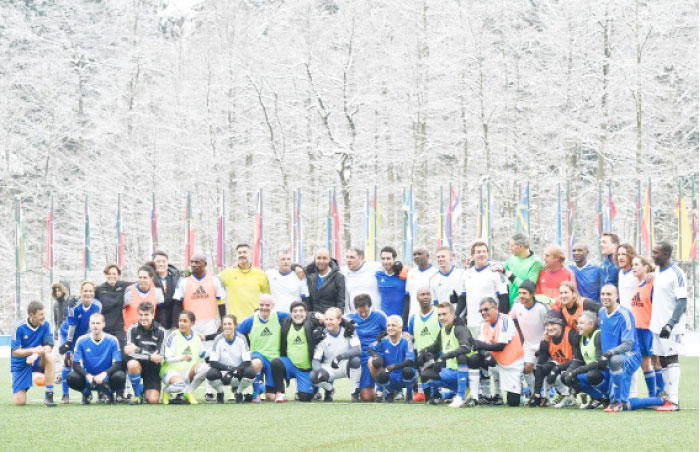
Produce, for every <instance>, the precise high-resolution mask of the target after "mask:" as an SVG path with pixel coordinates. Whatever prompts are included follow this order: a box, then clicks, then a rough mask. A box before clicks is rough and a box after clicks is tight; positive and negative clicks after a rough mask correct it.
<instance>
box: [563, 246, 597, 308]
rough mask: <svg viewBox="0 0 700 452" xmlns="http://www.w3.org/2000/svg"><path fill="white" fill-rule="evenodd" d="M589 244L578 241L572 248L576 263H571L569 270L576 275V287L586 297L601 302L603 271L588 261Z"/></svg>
mask: <svg viewBox="0 0 700 452" xmlns="http://www.w3.org/2000/svg"><path fill="white" fill-rule="evenodd" d="M589 252H590V251H589V249H588V245H585V244H583V243H577V244H575V245H574V246H573V248H571V255H572V256H573V258H574V263H573V264H569V270H571V271H572V272H573V273H574V276H575V277H576V288H577V289H578V293H579V294H580V295H581V296H582V297H584V298H590V299H591V300H593V301H597V302H600V286H601V280H602V273H601V269H600V267H598V266H597V265H593V264H591V263H590V262H588V254H589Z"/></svg>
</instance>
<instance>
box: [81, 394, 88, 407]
mask: <svg viewBox="0 0 700 452" xmlns="http://www.w3.org/2000/svg"><path fill="white" fill-rule="evenodd" d="M80 404H81V405H90V395H89V394H83V400H81V401H80Z"/></svg>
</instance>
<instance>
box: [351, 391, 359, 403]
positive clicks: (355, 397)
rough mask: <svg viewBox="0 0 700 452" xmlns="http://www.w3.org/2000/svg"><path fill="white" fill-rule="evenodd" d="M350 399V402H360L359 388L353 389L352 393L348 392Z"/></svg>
mask: <svg viewBox="0 0 700 452" xmlns="http://www.w3.org/2000/svg"><path fill="white" fill-rule="evenodd" d="M350 401H351V402H352V403H360V402H361V400H360V390H359V389H355V390H354V391H353V392H352V394H350Z"/></svg>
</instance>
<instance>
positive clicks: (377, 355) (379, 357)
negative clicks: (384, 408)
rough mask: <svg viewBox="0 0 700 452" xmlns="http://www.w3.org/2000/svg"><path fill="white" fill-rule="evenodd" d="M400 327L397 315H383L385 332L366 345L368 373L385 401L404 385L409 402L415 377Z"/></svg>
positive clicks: (410, 346) (408, 350) (410, 354)
mask: <svg viewBox="0 0 700 452" xmlns="http://www.w3.org/2000/svg"><path fill="white" fill-rule="evenodd" d="M448 303H449V302H448ZM402 329H403V320H402V319H401V317H400V316H398V315H392V316H389V317H388V318H387V319H386V332H387V335H386V336H385V337H383V338H381V339H380V338H379V337H378V338H377V339H378V340H377V341H376V342H375V343H374V344H372V345H370V346H369V347H368V348H367V352H368V353H369V354H370V359H369V361H368V367H369V372H370V375H372V378H373V379H374V381H375V382H376V383H377V384H378V385H379V386H380V387H381V388H382V390H383V392H384V400H385V401H386V402H387V403H391V402H393V401H394V397H395V395H396V393H397V392H398V391H401V390H402V389H403V388H406V398H405V399H404V401H405V403H413V385H415V384H416V381H417V380H418V379H417V377H416V372H415V371H414V370H413V359H414V354H413V344H411V342H410V341H409V340H407V339H406V338H404V337H401V334H402V333H401V331H402ZM380 337H381V335H380Z"/></svg>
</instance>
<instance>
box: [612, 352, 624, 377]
mask: <svg viewBox="0 0 700 452" xmlns="http://www.w3.org/2000/svg"><path fill="white" fill-rule="evenodd" d="M624 365H625V358H623V357H622V356H620V355H615V356H613V357H612V358H610V364H609V366H610V372H612V373H617V372H618V371H620V370H621V369H622V367H623V366H624Z"/></svg>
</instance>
